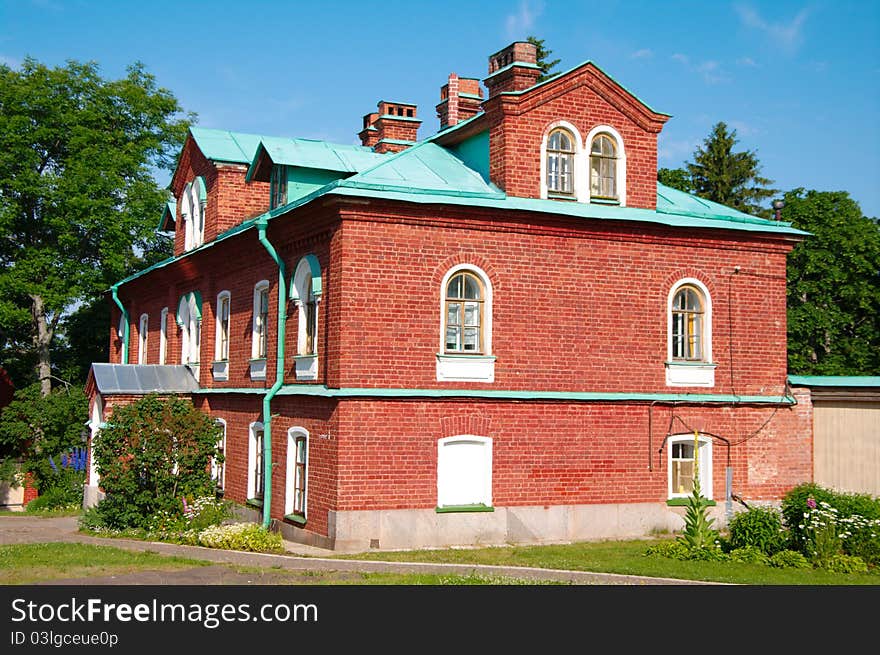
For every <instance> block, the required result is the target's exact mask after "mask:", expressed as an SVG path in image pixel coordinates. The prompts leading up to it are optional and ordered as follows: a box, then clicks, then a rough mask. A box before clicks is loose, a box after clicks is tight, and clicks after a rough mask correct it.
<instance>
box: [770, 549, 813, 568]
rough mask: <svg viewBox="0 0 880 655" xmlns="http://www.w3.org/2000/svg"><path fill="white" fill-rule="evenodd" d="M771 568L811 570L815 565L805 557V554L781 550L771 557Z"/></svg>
mask: <svg viewBox="0 0 880 655" xmlns="http://www.w3.org/2000/svg"><path fill="white" fill-rule="evenodd" d="M767 563H768V564H769V565H770V566H775V567H776V568H778V569H811V568H813V565H812V564H810V562H809V560H808V559H807V558H806V557H804V555H803V553H799V552H797V551H796V550H780V551H779V552H778V553H774V554H773V555H771V556H770V557H769V559H768V562H767Z"/></svg>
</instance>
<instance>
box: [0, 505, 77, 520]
mask: <svg viewBox="0 0 880 655" xmlns="http://www.w3.org/2000/svg"><path fill="white" fill-rule="evenodd" d="M80 514H82V508H81V507H62V508H59V509H35V510H28V509H27V508H25V509H23V510H11V509H0V516H29V517H34V516H44V517H46V518H54V517H58V516H79V515H80Z"/></svg>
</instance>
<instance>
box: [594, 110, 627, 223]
mask: <svg viewBox="0 0 880 655" xmlns="http://www.w3.org/2000/svg"><path fill="white" fill-rule="evenodd" d="M600 134H607V135H608V136H610V137H611V138H612V139H613V140H614V142H615V143H614V145H615V147H616V148H617V168H616V170H615V174H616V175H617V180H616V181H615V182H616V184H617V202H618V203H619V204H620V206H621V207H626V149H625V148H624V146H623V137H622V136H620V132H618V131H617V130H615V129H614V128H613V127H611V126H610V125H597V126H596V127H594V128H593V129H592V130H590V133H589V134H587V139H586V141H584V156H585V157H586V160H585V164H586V176H585V179H586V185H587V190H586V195H587V202H592V201H593V194H592V184H590V151H591V150H592V149H593V139H594V138H596V137H597V136H598V135H600ZM596 200H597V202H599V201H602V200H604V198H597V199H596Z"/></svg>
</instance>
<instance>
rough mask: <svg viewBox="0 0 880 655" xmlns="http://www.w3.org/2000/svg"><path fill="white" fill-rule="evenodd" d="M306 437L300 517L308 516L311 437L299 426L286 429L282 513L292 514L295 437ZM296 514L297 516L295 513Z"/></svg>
mask: <svg viewBox="0 0 880 655" xmlns="http://www.w3.org/2000/svg"><path fill="white" fill-rule="evenodd" d="M297 437H305V438H306V462H305V464H306V465H305V468H304V470H303V475H304V476H305V486H304V488H305V493H304V495H303V511H302V517H303V518H306V517H308V512H309V459H310V458H309V446H310V445H311V443H310V442H311V439H310V438H309V431H308V430H306V429H305V428H303V427H300V426H298V425H297V426H294V427H292V428H290V429H289V430H288V431H287V465H286V466H285V471H284V515H285V516H288V515H290V514H293V492H294V481H295V477H296V466H295V465H296V438H297ZM296 516H299V514H297V515H296Z"/></svg>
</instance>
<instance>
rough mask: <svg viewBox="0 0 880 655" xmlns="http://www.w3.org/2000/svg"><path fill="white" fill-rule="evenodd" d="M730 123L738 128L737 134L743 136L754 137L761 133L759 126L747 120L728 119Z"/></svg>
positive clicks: (734, 127)
mask: <svg viewBox="0 0 880 655" xmlns="http://www.w3.org/2000/svg"><path fill="white" fill-rule="evenodd" d="M728 125H730V127H732V128H733V129H735V130H736V135H737V136H741V137H752V136H756V135H758V134H760V133H761V130H759V129H758V128H757V127H754V126H752V125H749V124H748V123H746V122H745V121H737V120H733V121H728Z"/></svg>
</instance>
